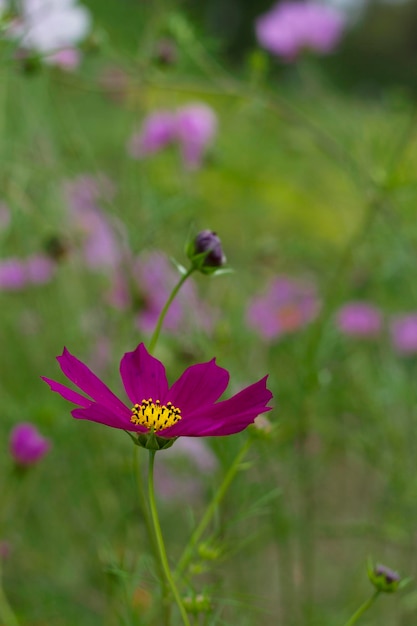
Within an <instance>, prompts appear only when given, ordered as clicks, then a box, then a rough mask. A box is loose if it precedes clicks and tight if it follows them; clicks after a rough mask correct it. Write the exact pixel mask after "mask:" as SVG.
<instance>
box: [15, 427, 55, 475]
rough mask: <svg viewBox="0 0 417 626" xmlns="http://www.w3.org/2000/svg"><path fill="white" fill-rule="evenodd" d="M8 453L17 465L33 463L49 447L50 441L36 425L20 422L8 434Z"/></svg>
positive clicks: (42, 455)
mask: <svg viewBox="0 0 417 626" xmlns="http://www.w3.org/2000/svg"><path fill="white" fill-rule="evenodd" d="M9 447H10V453H11V455H12V457H13V459H14V460H15V462H16V463H17V464H18V465H34V464H35V463H37V462H38V461H40V460H41V459H42V458H43V457H44V456H45V454H46V453H47V452H48V450H49V449H50V447H51V443H50V441H49V440H48V439H45V437H42V435H41V434H40V433H39V431H38V429H37V428H36V426H34V425H33V424H30V423H29V422H21V423H20V424H17V426H15V427H14V428H13V430H12V432H11V434H10V442H9Z"/></svg>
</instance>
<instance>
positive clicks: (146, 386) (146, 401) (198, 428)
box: [42, 343, 272, 439]
mask: <svg viewBox="0 0 417 626" xmlns="http://www.w3.org/2000/svg"><path fill="white" fill-rule="evenodd" d="M57 360H58V362H59V365H60V367H61V370H62V372H63V373H64V374H65V376H66V377H67V378H68V379H69V380H70V381H71V382H72V383H74V385H76V386H77V387H78V388H79V389H81V391H83V392H84V393H85V394H86V395H87V396H89V397H86V396H85V395H81V394H80V393H78V392H76V391H73V390H72V389H70V388H69V387H66V386H65V385H63V384H61V383H58V382H56V381H54V380H50V379H49V378H45V377H42V378H43V380H45V382H46V383H48V385H49V386H50V388H51V390H52V391H56V392H57V393H59V394H60V395H61V396H62V397H63V398H65V400H68V401H69V402H72V403H73V404H76V405H78V407H79V408H76V409H74V410H73V411H72V412H71V413H72V415H73V417H75V418H77V419H86V420H90V421H93V422H99V423H101V424H105V425H106V426H111V427H112V428H120V429H122V430H127V431H132V432H136V433H138V434H140V433H150V432H151V431H154V432H155V433H156V434H157V435H158V436H160V437H163V438H166V439H172V438H176V437H180V436H185V437H204V436H221V435H231V434H234V433H237V432H240V431H241V430H244V429H245V428H246V427H247V426H249V424H251V423H252V422H253V421H254V419H255V417H257V416H258V415H259V414H260V413H265V412H266V411H269V410H270V407H268V406H267V404H268V402H269V401H270V400H271V398H272V394H271V392H270V391H269V390H268V389H267V387H266V380H267V376H265V377H264V378H262V379H261V380H259V381H258V382H256V383H254V384H252V385H250V386H249V387H246V388H245V389H243V390H242V391H240V392H239V393H237V394H236V395H234V396H232V397H231V398H229V399H228V400H223V401H221V402H217V400H218V399H219V398H220V396H221V395H222V394H223V392H224V391H225V390H226V387H227V385H228V382H229V373H228V371H227V370H225V369H223V368H221V367H219V366H218V365H217V364H216V362H215V359H212V360H211V361H208V362H207V363H200V364H197V365H192V366H191V367H188V368H187V369H186V370H185V372H184V373H183V374H182V376H180V378H179V379H178V380H177V381H176V382H175V383H174V384H173V385H171V386H169V385H168V381H167V377H166V373H165V367H164V366H163V364H162V363H161V362H160V361H159V360H158V359H156V358H155V357H153V356H151V355H150V354H149V353H148V351H147V350H146V348H145V346H144V345H143V343H141V344H139V346H138V347H137V348H136V349H135V350H134V351H133V352H127V353H126V354H125V355H124V356H123V358H122V360H121V363H120V375H121V378H122V381H123V385H124V388H125V391H126V394H127V396H128V398H129V400H130V405H127V404H125V403H124V402H122V401H121V400H120V399H119V398H118V397H117V396H115V395H114V394H113V392H112V391H110V389H109V388H108V387H107V386H106V385H105V384H104V383H103V382H102V381H101V380H100V379H99V378H98V377H97V376H96V375H95V374H93V372H92V371H91V370H90V369H89V368H88V367H87V366H86V365H85V364H84V363H82V362H81V361H79V360H78V359H77V358H76V357H75V356H73V355H72V354H70V353H69V352H68V350H67V349H66V348H64V351H63V353H62V355H61V356H59V357H57Z"/></svg>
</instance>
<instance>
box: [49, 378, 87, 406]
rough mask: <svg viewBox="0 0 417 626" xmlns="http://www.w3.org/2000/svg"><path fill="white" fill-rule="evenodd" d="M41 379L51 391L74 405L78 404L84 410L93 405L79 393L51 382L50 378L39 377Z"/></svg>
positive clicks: (53, 381)
mask: <svg viewBox="0 0 417 626" xmlns="http://www.w3.org/2000/svg"><path fill="white" fill-rule="evenodd" d="M41 378H42V380H44V381H45V382H46V383H47V384H48V385H49V386H50V388H51V391H56V392H57V393H59V395H60V396H62V397H63V398H64V399H65V400H69V402H73V403H74V404H78V406H82V407H84V408H87V407H89V406H91V404H93V403H92V401H91V400H89V399H88V398H86V397H85V396H82V395H81V394H80V393H77V392H76V391H73V390H72V389H70V388H69V387H66V386H65V385H62V384H61V383H58V382H56V381H55V380H51V379H50V378H46V376H41Z"/></svg>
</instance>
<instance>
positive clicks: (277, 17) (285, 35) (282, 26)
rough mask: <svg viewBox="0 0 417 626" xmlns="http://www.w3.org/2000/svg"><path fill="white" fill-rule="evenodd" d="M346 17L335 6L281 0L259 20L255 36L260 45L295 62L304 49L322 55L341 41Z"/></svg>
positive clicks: (312, 0)
mask: <svg viewBox="0 0 417 626" xmlns="http://www.w3.org/2000/svg"><path fill="white" fill-rule="evenodd" d="M344 27H345V18H344V16H343V14H342V13H341V12H339V11H338V10H337V9H336V8H334V7H328V6H324V5H323V4H320V3H318V2H315V1H314V0H311V1H310V2H309V1H307V2H300V1H297V0H295V1H294V2H280V3H278V4H276V5H274V6H273V7H272V9H271V10H270V11H269V12H268V13H265V15H262V16H261V17H259V18H258V19H257V21H256V26H255V29H256V36H257V38H258V41H259V43H260V45H261V46H263V47H264V48H266V49H267V50H269V52H272V54H276V55H277V56H280V57H283V58H284V59H285V60H286V61H294V60H295V59H296V58H297V57H298V56H299V54H300V53H301V52H302V51H303V50H314V51H315V52H318V53H321V54H327V53H329V52H331V51H332V50H333V49H334V48H335V46H336V45H337V44H338V42H339V40H340V38H341V36H342V32H343V29H344Z"/></svg>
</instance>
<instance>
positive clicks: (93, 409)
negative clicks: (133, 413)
mask: <svg viewBox="0 0 417 626" xmlns="http://www.w3.org/2000/svg"><path fill="white" fill-rule="evenodd" d="M71 415H72V416H73V417H75V418H77V419H81V420H89V421H91V422H98V423H100V424H105V425H106V426H111V427H112V428H122V429H123V430H136V429H137V430H138V431H139V430H141V427H140V426H139V427H136V426H135V427H134V428H133V424H132V423H131V422H130V411H129V409H128V408H127V407H125V416H124V417H123V416H121V415H116V414H115V413H113V412H112V411H111V410H110V409H109V408H108V407H107V406H103V405H101V404H97V403H94V404H92V405H91V406H89V407H87V408H85V409H74V410H73V411H71ZM143 431H144V432H145V431H146V428H144V429H143ZM141 432H142V430H141Z"/></svg>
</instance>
